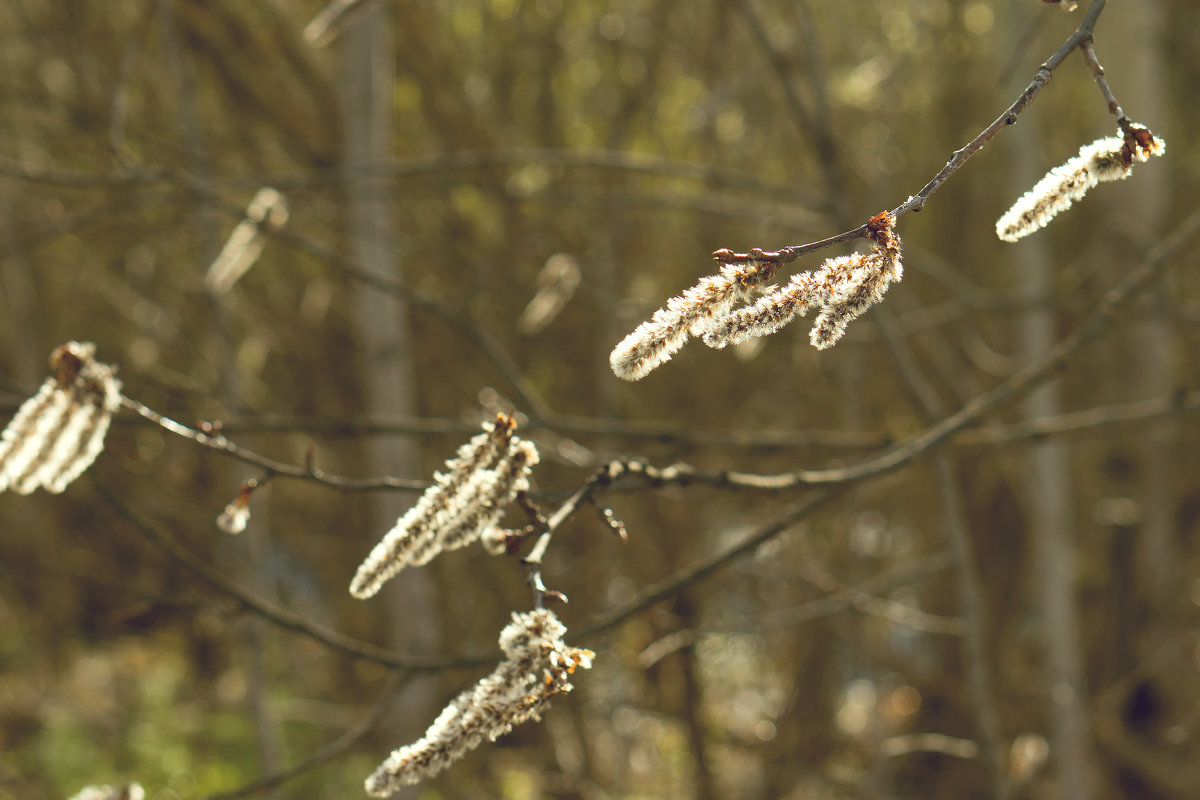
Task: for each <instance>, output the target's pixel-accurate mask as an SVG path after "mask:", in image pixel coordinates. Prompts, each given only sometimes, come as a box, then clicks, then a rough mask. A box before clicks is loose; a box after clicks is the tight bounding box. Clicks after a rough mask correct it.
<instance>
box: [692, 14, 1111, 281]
mask: <svg viewBox="0 0 1200 800" xmlns="http://www.w3.org/2000/svg"><path fill="white" fill-rule="evenodd" d="M1106 2H1107V0H1094V2H1093V3H1092V5H1091V7H1090V8H1089V9H1088V11H1087V14H1085V15H1084V18H1083V20H1082V21H1081V22H1080V23H1079V27H1078V28H1076V29H1075V32H1074V33H1072V34H1071V35H1070V36H1069V37H1067V40H1066V41H1065V42H1063V44H1062V46H1061V47H1059V48H1058V50H1056V51H1055V52H1054V54H1053V55H1051V56H1050V57H1049V58H1048V59H1046V61H1045V62H1043V63H1042V65H1041V66H1040V67H1038V70H1037V72H1036V73H1035V74H1034V76H1033V80H1032V81H1031V82H1030V84H1029V85H1028V86H1027V87H1025V90H1024V91H1023V92H1021V94H1020V95H1019V96H1018V97H1017V99H1016V100H1015V101H1013V103H1012V105H1010V106H1009V107H1008V109H1006V110H1005V112H1004V113H1003V114H1001V115H1000V116H999V117H997V118H996V119H995V121H993V122H992V124H991V125H988V126H987V127H986V128H984V129H983V130H982V131H981V132H980V133H979V134H978V135H977V136H976V137H975V138H974V139H972V140H971V141H970V142H968V143H967V144H965V145H963V146H962V147H961V148H959V149H958V150H955V151H954V153H953V154H952V155H951V156H950V160H949V161H947V162H946V164H945V166H943V167H942V168H941V169H940V170H939V171H938V173H937V174H936V175H934V176H933V178H932V179H931V180H930V181H929V183H927V184H925V186H924V187H923V188H922V189H921V191H919V192H917V193H916V194H915V195H911V196H909V198H908V199H907V200H905V201H904V202H903V203H901V204H900V205H898V206H896V207H895V208H894V209H893V210H892V212H891V214H892V216H893V217H895V218H896V219H899V218H900V217H902V216H904V215H905V214H907V213H908V212H910V211H920V210H921V209H923V208H924V207H925V203H926V201H927V200H929V198H930V197H932V196H933V193H934V192H936V191H937V190H938V189H940V188H941V187H942V184H944V183H945V182H946V181H947V180H949V178H950V177H951V176H952V175H954V173H956V172H958V170H959V169H961V168H962V166H963V165H964V164H966V163H967V160H968V159H970V158H971V156H973V155H975V154H976V153H977V152H979V151H980V150H981V149H983V147H984V146H985V145H986V144H987V143H988V142H990V141H991V140H992V139H994V138H995V137H996V135H997V134H998V133H1000V131H1002V130H1004V129H1005V128H1007V127H1008V126H1009V125H1012V124H1014V123H1016V121H1017V119H1018V118H1019V117H1020V116H1021V114H1022V112H1024V111H1025V109H1026V108H1027V107H1028V106H1029V104H1030V103H1031V102H1032V101H1033V99H1034V98H1035V97H1036V96H1037V95H1038V93H1039V92H1040V91H1041V90H1042V89H1043V88H1044V87H1045V86H1046V84H1047V83H1049V82H1050V78H1051V77H1052V76H1053V74H1054V71H1055V70H1056V69H1058V67H1059V65H1061V64H1062V62H1063V61H1065V60H1066V58H1067V56H1069V55H1070V54H1071V52H1072V51H1073V50H1075V48H1077V47H1080V46H1081V44H1082V43H1084V42H1085V41H1090V40H1091V37H1092V31H1093V29H1094V28H1095V25H1096V19H1097V18H1098V17H1099V16H1100V12H1101V11H1103V10H1104V5H1105V3H1106ZM866 235H867V226H866V225H860V226H859V227H857V228H854V229H853V230H848V231H843V232H842V233H839V234H837V235H835V236H830V237H828V238H826V239H821V240H820V241H816V242H809V243H807V244H800V245H789V246H788V247H784V248H782V249H781V250H778V251H775V252H769V251H763V250H759V249H754V250H750V251H749V252H746V253H735V252H733V251H731V250H728V249H722V250H717V251H716V252H714V253H713V259H714V260H716V261H718V262H720V263H726V264H728V263H743V262H748V261H751V260H757V261H760V262H764V263H773V264H776V265H778V264H786V263H790V262H792V261H795V260H796V259H797V258H799V257H800V256H802V255H804V254H806V253H812V252H815V251H817V250H823V249H824V248H826V247H831V246H833V245H835V244H841V243H842V242H848V241H851V240H853V239H860V238H862V237H864V236H866Z"/></svg>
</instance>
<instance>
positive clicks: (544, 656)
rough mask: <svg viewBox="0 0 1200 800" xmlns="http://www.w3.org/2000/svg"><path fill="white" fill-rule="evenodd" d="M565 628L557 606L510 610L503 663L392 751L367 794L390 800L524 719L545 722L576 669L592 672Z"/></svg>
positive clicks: (370, 782)
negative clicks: (567, 637)
mask: <svg viewBox="0 0 1200 800" xmlns="http://www.w3.org/2000/svg"><path fill="white" fill-rule="evenodd" d="M566 632H567V628H566V626H565V625H563V624H562V622H560V621H559V619H558V617H557V616H555V614H554V612H553V611H550V610H549V609H538V610H536V611H529V612H526V613H524V614H513V617H512V622H510V623H509V624H508V625H507V626H505V628H504V630H502V631H501V632H500V649H501V650H502V651H503V652H504V660H503V661H502V662H500V664H499V665H498V666H497V667H496V669H495V670H493V671H492V673H491V674H490V675H488V676H487V677H485V678H484V679H483V680H481V681H480V682H479V683H478V684H476V685H475V686H474V687H473V688H471V689H468V690H467V691H465V692H463V693H462V694H460V695H459V696H458V697H456V698H454V699H453V700H452V701H450V704H449V705H448V706H446V708H445V709H444V710H443V711H442V713H441V714H439V715H438V717H437V719H435V720H434V721H433V724H432V725H430V726H429V729H428V730H427V731H425V735H424V736H423V737H422V738H421V739H420V740H419V741H417V742H414V743H413V744H410V745H407V746H405V747H401V748H400V749H398V750H395V751H393V752H392V754H391V755H390V756H389V757H388V759H387V760H386V761H384V762H383V763H382V764H380V765H379V768H378V769H377V770H375V772H374V773H373V774H372V775H371V777H369V778H367V781H366V789H367V793H368V794H370V795H372V796H375V797H387V796H388V795H390V794H392V793H393V792H395V791H396V790H398V789H399V788H400V787H401V786H404V785H405V784H412V783H417V782H418V781H420V780H422V779H424V778H428V777H432V776H433V775H436V774H437V773H439V772H441V771H442V770H443V769H445V768H446V767H448V766H450V765H451V764H452V763H454V762H455V761H457V760H458V759H460V758H462V757H463V756H464V755H466V754H467V753H468V752H470V751H471V750H473V749H475V748H476V747H478V746H479V745H480V744H481V743H483V741H484V740H485V739H486V740H488V741H495V740H496V739H497V738H498V737H500V736H503V735H504V734H506V733H508V732H509V731H510V730H512V728H513V726H514V725H518V724H520V723H522V722H526V721H527V720H531V719H533V720H538V719H541V715H542V712H543V711H544V710H545V709H546V707H547V706H548V705H549V703H550V700H551V699H552V698H553V697H555V696H556V695H559V694H564V693H566V692H569V691H571V688H572V687H571V674H572V673H574V671H575V670H576V669H580V668H582V669H588V668H590V667H591V666H592V658H593V657H594V656H595V653H593V652H592V651H591V650H583V649H579V648H575V647H568V646H567V645H566V643H564V642H563V635H564V634H565V633H566Z"/></svg>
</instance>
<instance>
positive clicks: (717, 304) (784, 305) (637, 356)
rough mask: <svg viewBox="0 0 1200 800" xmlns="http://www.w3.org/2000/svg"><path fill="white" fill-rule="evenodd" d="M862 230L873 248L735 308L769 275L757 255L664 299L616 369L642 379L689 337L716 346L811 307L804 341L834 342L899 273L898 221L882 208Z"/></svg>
mask: <svg viewBox="0 0 1200 800" xmlns="http://www.w3.org/2000/svg"><path fill="white" fill-rule="evenodd" d="M866 228H867V238H869V239H870V240H871V242H872V244H873V246H872V248H871V251H870V252H868V253H855V254H853V255H848V256H838V257H835V258H828V259H826V260H825V261H824V263H822V264H821V267H820V268H819V269H817V270H816V271H815V272H802V273H799V274H797V275H793V276H792V277H791V279H790V280H789V281H788V282H787V283H786V284H784V285H782V286H774V287H770V288H768V289H766V290H765V291H764V293H763V294H762V296H761V297H759V298H758V299H757V301H755V302H753V303H748V304H746V305H743V306H741V307H740V308H736V309H735V306H736V305H737V304H738V303H740V302H742V301H743V300H746V299H747V298H748V297H749V296H750V293H751V292H752V291H754V290H755V289H760V288H761V287H762V285H763V283H765V282H766V281H768V280H770V279H771V277H772V276H773V274H774V272H775V268H776V264H775V263H774V262H763V261H758V260H755V259H750V260H748V261H746V262H739V263H736V264H726V265H725V266H723V267H722V268H721V272H720V273H719V274H717V275H712V276H709V277H707V278H703V279H702V280H701V281H700V283H699V284H697V285H696V286H694V287H692V288H691V289H688V290H687V291H685V292H684V293H683V294H682V295H680V296H679V297H673V298H671V299H670V300H668V301H667V305H666V306H664V307H663V308H660V309H659V310H658V311H656V312H654V316H652V317H651V318H650V319H649V320H647V321H646V322H643V323H642V324H641V325H639V326H638V327H637V329H636V330H634V331H633V333H631V334H629V335H628V336H626V337H625V338H624V339H623V340H622V341H621V343H620V344H618V345H617V346H616V347H615V348H614V349H613V351H612V354H611V355H610V356H609V365H610V366H611V367H612V371H613V373H614V374H615V375H616V376H617V377H618V378H623V379H625V380H627V381H636V380H640V379H642V378H644V377H645V376H646V375H648V374H649V373H650V371H651V370H653V369H655V368H656V367H658V366H661V365H662V364H664V363H666V362H667V361H669V360H670V359H671V356H673V355H675V353H677V352H678V351H679V349H680V348H681V347H683V345H684V344H685V343H686V342H687V340H688V337H689V336H697V337H699V338H701V339H702V340H703V341H704V343H705V344H706V345H708V346H709V347H713V348H717V349H721V348H724V347H727V346H729V345H731V344H738V343H739V342H743V341H745V340H747V339H751V338H754V337H757V336H768V335H770V334H772V333H775V332H776V331H778V330H779V329H780V328H782V327H783V326H784V325H787V324H788V323H789V322H791V321H792V320H793V319H795V318H796V317H799V316H804V315H805V314H807V313H808V312H809V311H810V310H812V309H820V311H819V312H818V314H817V318H816V320H815V322H814V323H813V327H812V331H811V332H810V334H809V340H810V341H811V342H812V345H813V347H816V348H817V349H819V350H824V349H826V348H828V347H832V346H833V345H834V344H836V343H837V341H838V340H839V339H841V338H842V335H843V334H844V333H845V332H846V326H847V325H848V324H849V323H850V322H851V321H852V320H854V319H856V318H857V317H859V316H861V315H862V314H863V312H865V311H866V310H867V309H868V308H870V307H871V306H872V305H874V304H875V303H878V302H879V301H880V300H881V299H883V295H884V292H886V291H887V289H888V287H889V286H891V285H892V284H893V283H895V282H897V281H899V280H900V279H901V278H902V277H903V275H904V270H903V268H902V266H901V264H900V237H899V236H897V235H896V232H895V218H894V217H893V216H892V215H891V214H890V213H888V212H887V211H883V212H880V213H879V214H876V215H875V216H874V217H872V218H871V219H870V220H869V221H868V222H867V226H866Z"/></svg>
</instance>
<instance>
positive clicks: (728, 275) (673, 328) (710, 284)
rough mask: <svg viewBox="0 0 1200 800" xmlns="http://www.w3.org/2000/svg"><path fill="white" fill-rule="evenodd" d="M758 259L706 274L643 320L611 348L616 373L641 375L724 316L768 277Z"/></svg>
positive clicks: (630, 377) (629, 377) (628, 377)
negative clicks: (715, 273)
mask: <svg viewBox="0 0 1200 800" xmlns="http://www.w3.org/2000/svg"><path fill="white" fill-rule="evenodd" d="M768 272H769V270H764V269H763V265H761V264H759V263H758V262H754V261H751V262H748V263H744V264H726V265H725V266H723V267H722V268H721V272H720V273H719V274H717V275H710V276H708V277H706V278H702V279H701V280H700V282H699V283H698V284H696V285H695V286H693V287H692V288H690V289H688V290H687V291H685V292H684V293H683V294H682V295H680V296H678V297H672V298H671V299H670V300H668V301H667V304H666V306H664V307H663V308H660V309H659V310H657V311H655V312H654V315H653V316H652V317H651V318H650V319H649V320H647V321H646V322H643V323H642V324H641V325H639V326H638V327H637V328H636V329H635V330H634V331H633V332H632V333H630V334H629V335H628V336H626V337H625V338H624V339H622V340H621V342H620V343H619V344H618V345H617V346H616V347H615V348H613V351H612V354H611V355H610V356H609V358H608V363H609V365H610V366H611V367H612V371H613V374H615V375H616V376H617V377H618V378H622V379H624V380H627V381H636V380H641V379H642V378H644V377H646V376H647V375H648V374H650V372H651V371H652V370H654V369H655V368H656V367H659V366H662V365H663V364H665V363H666V362H668V361H670V360H671V356H673V355H675V354H676V353H677V352H679V349H680V348H681V347H683V345H684V344H685V343H686V342H687V339H688V336H700V335H703V334H704V333H705V331H706V330H708V328H709V326H710V325H712V324H713V323H714V322H715V321H717V320H720V319H721V318H722V317H724V316H725V315H726V314H728V313H729V311H730V309H732V308H733V306H734V304H735V303H737V302H738V301H739V300H741V299H743V298H744V297H745V296H746V294H747V293H748V292H749V291H750V290H751V289H753V288H754V287H755V286H758V285H760V284H761V283H762V282H763V280H764V279H766V278H768V277H770V276H769V274H768Z"/></svg>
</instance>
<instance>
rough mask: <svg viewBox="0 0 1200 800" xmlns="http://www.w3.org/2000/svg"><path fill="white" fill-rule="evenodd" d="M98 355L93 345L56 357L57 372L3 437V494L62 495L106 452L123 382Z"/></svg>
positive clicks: (72, 346) (60, 351) (70, 347)
mask: <svg viewBox="0 0 1200 800" xmlns="http://www.w3.org/2000/svg"><path fill="white" fill-rule="evenodd" d="M95 354H96V345H94V344H92V343H91V342H68V343H67V344H65V345H63V346H61V347H59V348H57V349H56V350H55V351H54V353H53V354H52V355H51V358H50V361H51V366H52V367H53V368H54V370H55V373H56V374H55V375H54V376H53V377H50V378H47V379H46V381H45V382H44V383H43V384H42V386H41V388H40V389H38V391H37V393H36V394H35V395H34V396H33V397H31V398H29V399H28V400H26V401H25V402H24V403H22V404H21V408H20V409H19V410H18V411H17V414H16V416H15V417H13V419H12V422H10V423H9V424H8V427H6V428H5V429H4V432H3V433H2V434H0V492H2V491H4V490H5V489H12V490H13V491H14V492H17V493H18V494H29V493H30V492H32V491H34V490H35V489H37V488H39V487H40V488H43V489H45V490H46V491H48V492H53V493H56V494H57V493H59V492H62V491H63V490H64V489H66V488H67V486H69V485H70V484H71V482H72V481H74V480H75V479H76V478H78V477H79V476H80V475H81V474H82V473H83V471H84V470H86V469H87V468H88V467H89V466H91V464H92V462H93V461H95V460H96V457H97V456H98V455H99V454H100V452H101V451H102V450H103V449H104V438H105V436H106V435H107V433H108V427H109V424H110V422H111V421H112V415H113V414H114V413H115V412H116V410H117V409H118V408H119V407H120V405H121V382H120V381H118V380H117V379H116V377H115V376H116V368H115V367H112V366H109V365H108V364H101V363H99V362H98V361H96V360H95Z"/></svg>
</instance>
